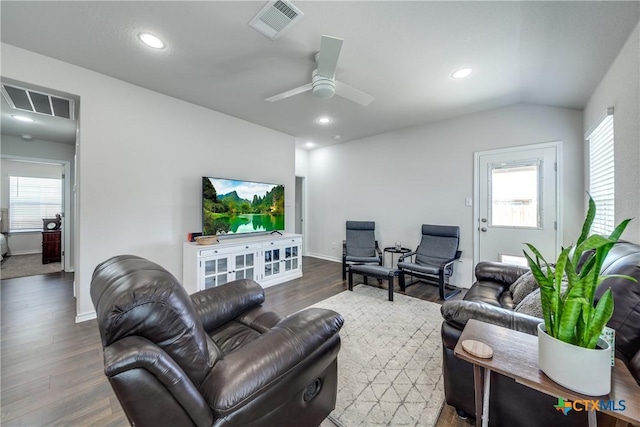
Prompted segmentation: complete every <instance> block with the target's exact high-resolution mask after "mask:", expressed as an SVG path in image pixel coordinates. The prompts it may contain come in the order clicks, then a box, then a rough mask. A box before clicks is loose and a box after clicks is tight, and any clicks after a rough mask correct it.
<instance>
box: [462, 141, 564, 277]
mask: <svg viewBox="0 0 640 427" xmlns="http://www.w3.org/2000/svg"><path fill="white" fill-rule="evenodd" d="M561 148H562V144H561V142H560V141H557V142H550V143H542V144H534V145H527V146H519V147H511V148H506V149H500V150H491V151H482V152H476V153H474V165H475V171H474V172H475V173H474V177H475V178H474V180H475V182H474V193H475V200H476V201H477V202H476V208H475V218H476V221H477V222H476V224H475V226H474V242H475V245H474V246H475V247H474V264H477V263H478V262H480V261H498V262H507V263H511V264H518V265H524V266H526V259H525V258H524V256H523V253H522V251H523V249H525V245H524V243H525V242H526V243H531V244H533V245H534V246H536V247H537V248H538V249H539V250H540V252H541V253H542V255H543V256H544V257H545V258H546V259H555V258H556V257H557V254H558V249H559V245H560V242H561V236H562V234H561V221H559V218H561V217H562V216H561V211H562V206H561V201H560V198H559V192H560V188H561V186H560V179H559V177H560V174H559V173H558V172H559V170H560V168H561V165H562V163H561V154H562V152H561Z"/></svg>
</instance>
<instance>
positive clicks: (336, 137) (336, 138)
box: [333, 135, 342, 141]
mask: <svg viewBox="0 0 640 427" xmlns="http://www.w3.org/2000/svg"><path fill="white" fill-rule="evenodd" d="M340 138H342V135H333V139H335V140H336V141H337V140H339V139H340Z"/></svg>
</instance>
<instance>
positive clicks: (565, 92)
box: [0, 0, 640, 147]
mask: <svg viewBox="0 0 640 427" xmlns="http://www.w3.org/2000/svg"><path fill="white" fill-rule="evenodd" d="M265 4H266V2H263V1H260V2H255V1H226V2H225V1H193V2H191V1H158V2H155V1H141V2H129V1H127V2H114V1H86V2H77V1H70V2H59V1H45V2H37V1H36V2H31V1H28V2H24V1H4V0H3V1H2V2H1V4H0V7H1V39H2V42H4V43H8V44H11V45H15V46H18V47H21V48H24V49H27V50H30V51H33V52H37V53H41V54H44V55H47V56H50V57H53V58H57V59H60V60H62V61H65V62H69V63H72V64H75V65H78V66H81V67H84V68H88V69H91V70H95V71H98V72H100V73H104V74H106V75H109V76H112V77H115V78H118V79H121V80H124V81H127V82H130V83H133V84H136V85H139V86H142V87H145V88H148V89H151V90H154V91H157V92H161V93H164V94H167V95H169V96H173V97H176V98H180V99H183V100H186V101H189V102H192V103H194V104H198V105H201V106H204V107H207V108H210V109H213V110H216V111H220V112H223V113H226V114H229V115H231V116H235V117H238V118H241V119H245V120H248V121H250V122H253V123H257V124H260V125H263V126H266V127H268V128H272V129H276V130H279V131H282V132H285V133H287V134H290V135H293V136H295V137H297V138H298V141H299V143H300V144H303V143H304V142H306V141H313V142H315V143H316V147H319V146H325V145H330V144H335V143H340V142H346V141H350V140H353V139H357V138H362V137H366V136H370V135H374V134H379V133H383V132H387V131H391V130H395V129H399V128H404V127H409V126H415V125H420V124H424V123H429V122H434V121H438V120H443V119H448V118H453V117H457V116H460V115H463V114H467V113H472V112H476V111H480V110H484V109H489V108H495V107H499V106H505V105H510V104H514V103H519V102H527V103H535V104H545V105H553V106H560V107H567V108H576V109H581V108H583V107H584V105H585V103H586V101H587V100H588V98H589V96H590V95H591V93H593V91H594V89H595V87H596V86H597V84H598V83H599V81H600V80H601V79H602V77H603V76H604V74H605V73H606V71H607V69H608V68H609V66H610V65H611V63H612V62H613V60H614V59H615V57H616V55H617V53H618V52H619V51H620V49H621V47H622V45H623V44H624V42H625V41H626V40H627V38H628V37H629V34H630V33H631V31H632V30H633V29H634V27H635V26H636V25H637V24H638V21H639V19H640V2H638V1H621V2H616V1H604V2H598V1H584V2H583V1H532V2H527V1H523V2H520V1H500V2H486V1H471V2H466V1H410V2H397V1H371V2H370V1H353V2H347V1H293V4H294V5H295V6H296V7H298V8H299V9H300V10H301V11H302V12H303V13H304V17H303V18H302V19H300V20H299V21H298V22H296V23H295V24H294V25H293V26H292V27H291V28H290V29H289V30H287V31H286V32H285V33H283V34H282V35H281V36H280V37H279V38H278V39H276V40H274V41H272V40H269V39H268V38H266V37H264V36H263V35H261V34H260V33H258V32H257V31H255V30H254V29H252V28H251V27H249V25H248V22H249V21H250V20H251V19H252V18H253V17H254V16H255V15H256V14H257V13H258V12H259V11H260V10H261V9H262V7H263V6H264V5H265ZM145 31H146V32H150V33H153V34H155V35H157V36H159V37H161V38H162V39H163V40H164V41H165V43H166V47H165V48H164V49H161V50H154V49H151V48H148V47H147V46H144V45H142V44H141V43H140V41H139V40H138V38H137V35H138V33H140V32H145ZM323 34H327V35H331V36H335V37H340V38H342V39H344V44H343V47H342V51H341V53H340V57H339V60H338V65H337V70H336V79H337V80H340V81H342V82H344V83H346V84H348V85H351V86H354V87H356V88H358V89H359V90H361V91H364V92H366V93H368V94H370V95H372V96H374V97H375V101H374V102H373V103H371V104H370V105H368V106H366V107H365V106H362V105H359V104H356V103H354V102H351V101H349V100H346V99H344V98H341V97H339V96H334V97H333V98H331V99H326V100H322V99H318V98H316V97H314V96H313V95H312V94H311V93H310V92H306V93H302V94H299V95H296V96H293V97H290V98H287V99H284V100H281V101H278V102H266V101H265V99H266V98H268V97H270V96H273V95H275V94H278V93H280V92H283V91H286V90H289V89H293V88H295V87H298V86H301V85H304V84H306V83H309V82H310V81H311V73H312V71H313V70H314V68H315V62H314V54H315V53H316V52H317V51H318V50H319V49H320V40H321V36H322V35H323ZM461 67H471V68H473V72H472V74H471V75H470V76H469V77H467V78H465V79H460V80H455V79H453V78H452V77H451V74H452V72H453V71H455V70H456V69H459V68H461ZM53 89H56V88H53ZM123 102H125V101H124V100H123ZM5 109H6V106H3V110H5ZM3 112H4V111H3ZM4 116H5V114H3V122H2V124H3V133H5V130H6V129H7V126H10V124H7V121H8V119H7V118H5V117H4ZM320 116H329V117H331V118H332V120H333V121H332V122H331V123H329V124H328V125H321V124H319V123H317V122H316V120H317V118H318V117H320ZM336 135H339V136H340V137H339V138H338V139H337V138H336Z"/></svg>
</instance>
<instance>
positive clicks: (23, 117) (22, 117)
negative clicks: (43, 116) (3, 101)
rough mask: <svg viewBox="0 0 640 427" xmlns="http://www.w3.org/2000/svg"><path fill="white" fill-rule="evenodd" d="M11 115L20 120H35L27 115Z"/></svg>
mask: <svg viewBox="0 0 640 427" xmlns="http://www.w3.org/2000/svg"><path fill="white" fill-rule="evenodd" d="M11 117H13V118H14V119H16V120H20V121H21V122H35V120H33V119H32V118H31V117H27V116H15V115H13V114H12V115H11Z"/></svg>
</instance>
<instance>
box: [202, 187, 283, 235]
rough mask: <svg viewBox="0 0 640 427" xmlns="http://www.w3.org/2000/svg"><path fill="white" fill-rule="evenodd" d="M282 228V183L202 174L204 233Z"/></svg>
mask: <svg viewBox="0 0 640 427" xmlns="http://www.w3.org/2000/svg"><path fill="white" fill-rule="evenodd" d="M280 230H284V186H283V185H278V184H267V183H264V182H253V181H239V180H234V179H224V178H213V177H202V232H203V234H204V235H205V236H210V235H214V234H217V235H224V234H244V233H268V232H272V231H280Z"/></svg>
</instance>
